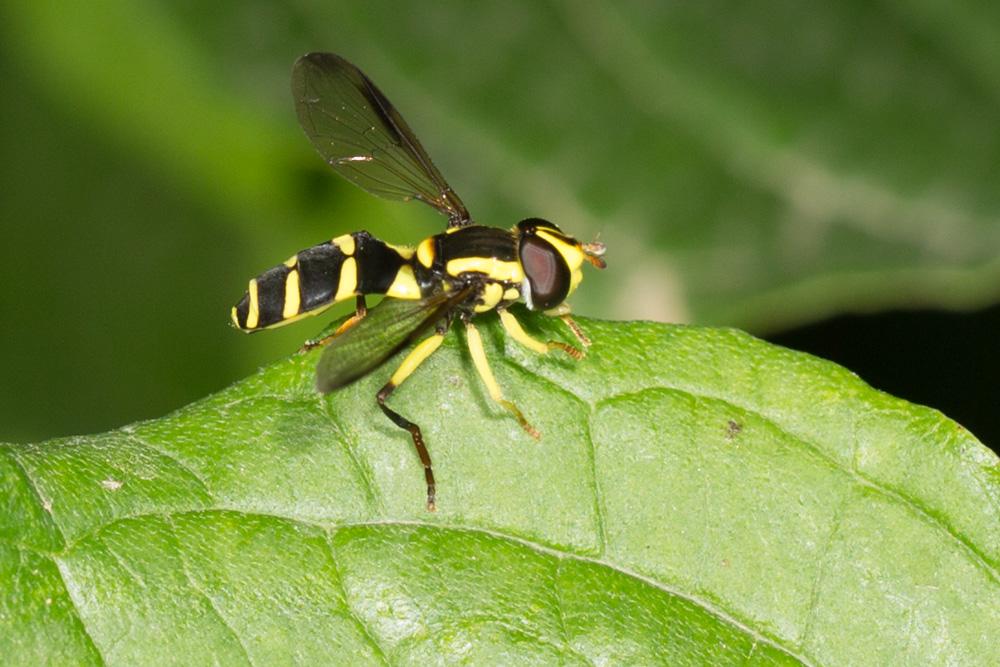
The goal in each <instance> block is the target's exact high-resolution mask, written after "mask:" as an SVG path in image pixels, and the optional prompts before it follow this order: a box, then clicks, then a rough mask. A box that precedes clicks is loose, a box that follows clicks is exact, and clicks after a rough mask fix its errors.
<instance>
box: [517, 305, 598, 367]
mask: <svg viewBox="0 0 1000 667" xmlns="http://www.w3.org/2000/svg"><path fill="white" fill-rule="evenodd" d="M500 322H501V323H503V328H504V329H506V330H507V333H508V334H510V337H511V338H513V339H514V340H516V341H517V342H518V343H520V344H521V345H523V346H525V347H526V348H528V349H529V350H531V351H533V352H537V353H538V354H547V353H548V351H549V350H552V349H558V350H562V351H563V352H565V353H566V354H568V355H569V356H571V357H572V358H574V359H576V360H580V359H582V358H583V350H581V349H579V348H576V347H573V346H572V345H568V344H566V343H562V342H560V341H557V340H550V341H548V342H545V343H543V342H542V341H540V340H537V339H535V338H532V337H531V336H529V335H528V333H527V332H526V331H525V330H524V329H523V328H521V323H520V322H518V321H517V318H516V317H514V315H513V313H511V312H510V311H508V310H500Z"/></svg>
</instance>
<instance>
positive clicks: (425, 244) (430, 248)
mask: <svg viewBox="0 0 1000 667" xmlns="http://www.w3.org/2000/svg"><path fill="white" fill-rule="evenodd" d="M417 261H418V262H420V263H421V264H423V265H424V266H426V267H427V268H428V269H429V268H431V264H433V263H434V237H433V236H428V237H427V238H425V239H424V240H423V241H421V242H420V245H418V246H417Z"/></svg>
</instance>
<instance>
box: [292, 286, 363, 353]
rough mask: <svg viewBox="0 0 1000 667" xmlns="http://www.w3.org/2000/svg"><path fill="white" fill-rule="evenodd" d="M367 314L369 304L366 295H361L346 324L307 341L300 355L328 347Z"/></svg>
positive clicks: (300, 350) (300, 349)
mask: <svg viewBox="0 0 1000 667" xmlns="http://www.w3.org/2000/svg"><path fill="white" fill-rule="evenodd" d="M367 314H368V304H367V303H365V295H364V294H359V295H358V298H357V300H356V301H355V306H354V314H353V315H351V316H350V317H348V318H347V319H346V320H344V323H343V324H341V325H340V326H339V327H337V328H336V329H335V330H334V332H333V333H331V334H325V335H321V336H320V337H319V338H313V339H311V340H307V341H306V342H304V343H303V344H302V347H301V348H299V352H300V353H301V352H308V351H309V350H314V349H316V348H317V347H323V346H324V345H328V344H329V343H330V341H332V340H333V339H334V338H336V337H337V336H339V335H340V334H342V333H344V332H345V331H347V330H348V329H350V328H351V327H353V326H354V325H355V324H357V323H358V322H360V321H361V320H363V319H364V318H365V315H367ZM327 331H329V329H327Z"/></svg>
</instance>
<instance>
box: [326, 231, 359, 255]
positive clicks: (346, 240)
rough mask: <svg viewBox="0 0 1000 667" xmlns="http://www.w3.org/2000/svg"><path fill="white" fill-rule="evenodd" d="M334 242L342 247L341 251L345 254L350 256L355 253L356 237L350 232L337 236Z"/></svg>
mask: <svg viewBox="0 0 1000 667" xmlns="http://www.w3.org/2000/svg"><path fill="white" fill-rule="evenodd" d="M332 243H333V245H335V246H337V247H338V248H340V251H341V252H342V253H344V254H345V255H347V256H348V257H350V256H352V255H353V254H354V250H355V245H356V244H355V243H354V237H353V236H351V235H350V234H344V235H343V236H338V237H337V238H335V239H333V241H332Z"/></svg>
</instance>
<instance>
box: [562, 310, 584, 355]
mask: <svg viewBox="0 0 1000 667" xmlns="http://www.w3.org/2000/svg"><path fill="white" fill-rule="evenodd" d="M559 319H560V320H562V321H563V322H565V323H566V326H568V327H569V330H570V331H572V332H573V335H574V336H576V339H577V340H578V341H580V345H583V346H584V347H590V338H588V337H587V334H585V333H583V329H581V328H580V325H579V324H577V323H576V320H574V319H573V318H572V317H570V316H569V313H563V314H562V315H560V316H559Z"/></svg>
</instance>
